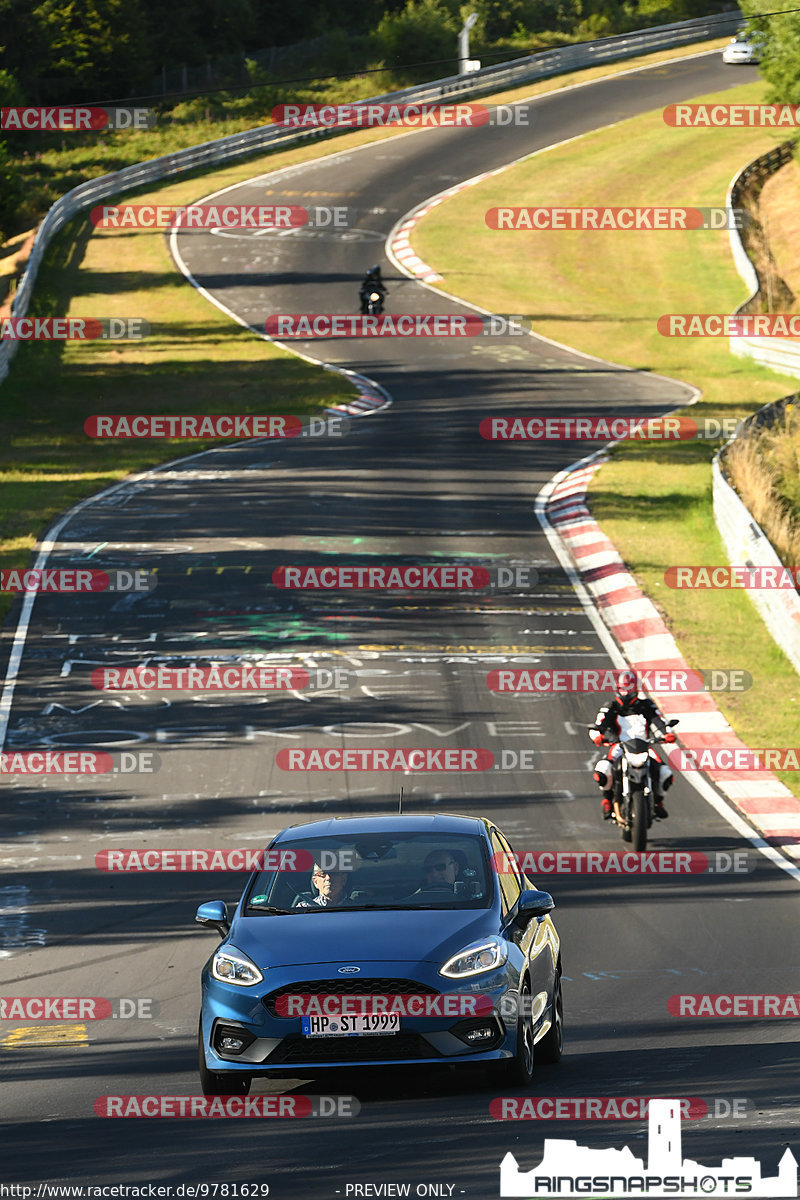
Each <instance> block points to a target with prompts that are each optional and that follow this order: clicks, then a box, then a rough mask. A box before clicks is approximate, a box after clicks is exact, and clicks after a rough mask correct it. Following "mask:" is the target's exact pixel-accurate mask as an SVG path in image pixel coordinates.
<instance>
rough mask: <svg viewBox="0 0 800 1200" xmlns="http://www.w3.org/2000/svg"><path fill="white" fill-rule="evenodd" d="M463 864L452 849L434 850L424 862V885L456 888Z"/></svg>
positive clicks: (424, 886) (427, 886) (426, 886)
mask: <svg viewBox="0 0 800 1200" xmlns="http://www.w3.org/2000/svg"><path fill="white" fill-rule="evenodd" d="M460 869H461V864H460V863H459V861H458V859H457V858H456V856H455V854H454V852H453V851H452V850H432V851H431V853H430V854H429V855H428V857H427V858H426V859H425V862H424V863H423V864H422V886H423V888H429V887H449V888H450V889H451V890H452V889H454V888H455V882H456V879H457V878H458V874H459V871H460Z"/></svg>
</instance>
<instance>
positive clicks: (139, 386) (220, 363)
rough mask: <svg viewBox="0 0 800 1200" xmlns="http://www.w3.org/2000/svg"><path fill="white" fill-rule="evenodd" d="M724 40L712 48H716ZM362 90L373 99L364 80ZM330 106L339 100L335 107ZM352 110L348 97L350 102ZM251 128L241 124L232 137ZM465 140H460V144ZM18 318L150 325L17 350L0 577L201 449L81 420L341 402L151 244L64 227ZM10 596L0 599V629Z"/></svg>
mask: <svg viewBox="0 0 800 1200" xmlns="http://www.w3.org/2000/svg"><path fill="white" fill-rule="evenodd" d="M724 40H725V39H723V41H724ZM719 44H721V41H720V40H719V39H717V40H716V41H714V42H709V43H703V44H702V45H700V46H697V47H689V48H688V49H686V48H684V49H681V50H674V51H663V52H661V53H659V54H652V55H647V56H645V57H643V58H641V59H637V60H635V61H633V60H632V61H630V62H625V63H622V64H610V65H607V66H605V67H596V68H592V69H591V70H588V71H582V72H575V73H573V74H570V75H565V76H558V77H557V78H555V79H551V80H545V81H542V82H541V83H538V84H535V85H528V86H527V87H524V88H517V89H514V90H512V91H507V92H503V93H501V94H498V96H496V97H493V98H492V100H493V101H495V102H498V103H500V102H503V103H505V102H510V101H511V100H513V99H516V98H519V97H522V96H528V95H538V94H541V93H543V92H548V91H555V90H558V89H560V88H563V87H566V86H569V85H570V84H572V83H574V82H576V81H578V80H589V79H594V78H598V77H600V76H603V75H608V74H611V73H613V72H615V71H617V70H624V69H628V68H632V67H633V66H634V65H636V66H641V65H648V64H651V63H658V62H663V61H666V60H668V59H670V58H675V57H679V56H681V55H683V54H686V53H687V52H688V53H693V52H695V53H696V52H700V51H701V50H703V49H708V48H710V47H713V46H717V45H719ZM363 83H364V85H365V86H366V85H367V84H369V85H370V87H374V80H372V78H371V77H367V78H365V80H364V81H363ZM336 98H338V99H343V98H344V97H342V96H338V97H336ZM350 99H352V97H350ZM251 124H252V121H244V120H242V127H245V126H248V125H251ZM222 132H233V129H232V128H231V127H230V124H228V125H226V126H225V128H224V129H221V127H220V124H219V123H216V124H214V123H209V125H208V127H206V126H204V125H203V124H196V125H193V126H187V127H183V128H181V127H180V126H176V127H174V129H173V132H172V135H168V132H167V131H164V132H162V133H157V132H155V133H131V134H128V135H123V134H121V133H117V134H109V135H107V136H106V137H105V138H104V139H102V140H100V141H98V143H96V144H95V146H94V149H92V148H91V147H90V148H87V147H86V146H79V147H73V148H72V149H70V148H68V144H67V142H66V139H65V142H64V144H65V147H67V148H65V149H64V150H63V151H52V152H48V154H45V155H43V156H42V164H43V166H42V170H43V171H46V172H50V175H51V177H52V180H53V181H55V182H56V183H57V184H58V185H59V187H63V186H64V184H68V186H72V185H74V183H76V182H78V181H79V180H78V176H75V177H69V178H67V176H65V175H64V174H63V172H67V173H68V172H69V171H71V170H73V169H74V170H75V171H77V172H78V175H79V176H80V178H86V177H88V176H90V175H95V174H101V173H102V172H103V171H108V170H117V169H119V168H120V167H122V166H125V165H126V164H127V163H129V162H137V161H139V160H140V159H144V158H147V157H148V156H151V155H153V154H158V153H166V152H167V151H168V150H173V149H177V148H179V147H180V146H181V145H184V144H195V143H197V142H199V141H202V140H204V138H210V137H218V136H220V135H221V133H222ZM402 132H404V131H403V130H383V129H365V130H359V131H356V132H353V133H348V134H344V135H342V136H340V137H336V138H335V139H326V140H325V141H323V142H318V141H314V142H309V143H307V144H303V145H298V146H295V147H292V148H290V149H284V150H280V151H276V152H272V153H270V154H268V155H263V156H259V157H257V158H253V159H249V160H247V161H244V162H240V163H237V164H233V165H230V166H226V167H222V168H220V169H219V170H216V171H212V172H208V173H205V174H203V173H201V172H195V173H193V174H192V175H190V176H183V177H182V178H181V179H180V181H179V182H169V181H168V182H166V183H164V184H161V185H156V186H153V187H150V188H145V189H141V190H140V191H139V192H126V193H125V200H126V201H131V202H132V201H134V200H135V201H137V202H141V203H144V202H147V201H150V200H157V201H159V202H160V203H165V204H166V203H176V204H177V203H188V202H190V201H193V200H196V199H197V198H198V197H199V196H202V195H205V194H208V193H209V192H211V191H214V190H217V189H219V188H222V187H225V186H227V185H229V184H233V183H237V182H240V181H243V180H246V179H249V178H251V177H253V176H255V175H257V174H259V173H261V172H264V171H266V170H270V169H276V170H277V169H278V168H280V167H284V166H289V165H292V164H294V163H299V162H305V161H308V160H309V159H314V158H321V157H323V156H325V155H327V154H330V153H332V152H334V151H340V150H345V149H350V148H353V147H355V146H360V145H363V144H365V143H370V142H374V141H379V140H382V139H383V138H386V137H393V136H398V135H399V134H400V133H402ZM465 136H469V131H465ZM31 315H36V316H55V315H58V316H62V315H73V316H93V315H99V316H139V317H144V318H145V319H146V320H148V321H149V322H150V324H151V336H150V337H149V338H148V339H147V340H146V341H143V342H141V343H126V342H121V343H90V344H82V343H79V342H68V343H65V344H58V343H53V344H48V343H45V342H37V343H35V344H33V345H25V344H22V345H21V346H20V348H19V350H18V353H17V354H16V356H15V358H14V360H13V362H12V364H11V371H10V373H9V375H8V377H7V378H6V380H5V381H4V382H3V383H2V384H0V568H21V567H24V566H26V565H27V564H28V563H29V562H30V558H31V552H32V550H33V547H34V546H35V544H36V542H37V540H38V538H39V537H40V536H41V534H42V533H43V531H44V530H45V529H46V528H47V526H48V525H49V524H50V523H51V522H52V521H53V520H54V519H55V518H56V517H57V516H58V515H59V514H60V513H61V512H63V511H64V510H65V509H66V508H68V507H69V506H70V505H72V504H75V503H76V502H77V501H79V500H82V499H84V498H85V497H87V496H90V495H92V494H94V493H95V492H98V491H100V490H101V489H102V488H104V487H106V486H108V485H109V484H111V483H113V482H115V481H116V480H119V479H122V478H124V477H125V476H126V475H128V474H130V473H131V472H135V471H140V470H143V469H144V468H146V467H150V466H155V465H157V464H158V463H161V462H164V461H168V460H169V459H172V458H176V457H180V456H181V455H186V454H191V453H194V452H196V451H197V450H199V449H202V448H204V446H205V445H206V443H201V442H192V443H186V442H175V441H169V440H166V441H159V442H139V441H131V442H124V441H123V442H104V441H91V440H90V439H89V438H87V437H86V436H85V435H84V433H83V422H84V420H85V419H86V417H88V416H90V415H92V414H93V413H103V412H106V413H108V412H113V413H127V412H130V413H133V412H141V413H181V412H184V413H229V412H238V413H245V412H265V413H268V412H274V413H278V412H286V411H290V412H294V413H303V412H313V411H319V410H320V409H322V408H324V407H325V406H326V405H327V404H329V403H331V402H332V401H336V400H341V399H343V398H345V397H347V396H348V395H350V394H351V392H350V390H349V388H348V386H347V384H346V383H345V382H344V381H343V380H342V379H341V378H340V377H338V376H335V375H333V374H332V373H330V372H327V371H323V370H321V369H319V368H315V367H312V366H311V365H310V364H308V363H305V362H303V361H302V360H301V359H298V358H295V357H294V356H293V355H291V354H289V353H287V352H284V351H282V350H279V349H277V348H276V347H274V346H271V345H270V344H269V343H266V342H264V341H262V340H260V339H258V338H256V337H254V336H253V335H252V334H251V333H249V332H248V331H247V330H244V329H242V328H241V327H240V326H238V325H236V324H235V323H234V322H232V321H231V320H230V319H229V318H228V317H226V316H225V315H224V314H222V313H221V312H219V311H218V310H217V309H216V308H214V307H213V306H212V305H210V304H209V303H208V302H207V301H206V300H205V299H203V297H202V296H200V295H199V294H198V293H197V292H196V291H195V290H194V289H193V288H191V287H190V286H188V285H187V284H186V283H185V281H184V280H183V278H182V277H181V276H180V275H179V274H178V273H177V272H176V271H175V268H174V266H173V263H172V260H171V258H170V256H169V254H168V252H167V248H166V244H165V241H164V237H163V234H161V233H159V232H147V231H132V230H126V231H124V232H123V231H119V232H103V233H100V232H98V231H96V230H93V228H92V227H91V225H90V223H89V221H88V218H76V219H75V220H74V221H72V222H71V223H70V224H69V225H68V226H67V227H65V229H64V230H62V231H61V232H60V233H59V235H58V236H57V237H56V238H55V240H54V241H53V243H52V244H51V246H50V248H49V249H48V252H47V254H46V256H45V260H44V263H43V265H42V267H41V268H40V271H39V274H38V277H37V280H36V285H35V289H34V299H33V303H32V305H31ZM12 599H13V598H12V597H10V596H8V595H2V594H0V619H1V618H2V617H4V616H5V614H6V613H7V611H8V608H9V607H10V604H11V602H12Z"/></svg>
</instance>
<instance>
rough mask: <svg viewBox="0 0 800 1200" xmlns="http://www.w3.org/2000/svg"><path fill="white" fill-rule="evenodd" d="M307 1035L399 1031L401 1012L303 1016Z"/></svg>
mask: <svg viewBox="0 0 800 1200" xmlns="http://www.w3.org/2000/svg"><path fill="white" fill-rule="evenodd" d="M300 1019H301V1021H302V1023H303V1024H302V1028H303V1033H304V1034H305V1036H306V1037H363V1036H364V1035H365V1034H370V1033H399V1032H400V1014H399V1013H359V1014H358V1015H352V1016H350V1015H348V1016H343V1017H301V1018H300Z"/></svg>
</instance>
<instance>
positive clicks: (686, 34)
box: [0, 10, 742, 382]
mask: <svg viewBox="0 0 800 1200" xmlns="http://www.w3.org/2000/svg"><path fill="white" fill-rule="evenodd" d="M741 20H742V16H741V13H740V12H739V11H738V10H737V11H735V12H731V13H720V14H717V15H716V16H715V17H696V18H694V19H693V20H691V21H678V22H675V23H673V24H670V25H659V26H656V27H655V28H653V29H646V30H637V31H635V32H633V33H626V34H618V35H616V36H615V37H610V38H599V39H598V40H597V41H594V42H586V43H582V44H580V45H576V46H560V47H558V48H556V49H553V50H545V51H542V52H541V53H539V54H533V55H529V56H528V57H526V58H525V59H523V60H522V61H520V62H514V63H498V64H497V65H495V66H492V67H485V68H484V69H483V70H481V71H476V72H474V73H473V74H470V75H453V76H450V77H448V78H446V79H438V80H434V81H433V82H431V83H425V84H421V85H418V86H416V87H412V88H405V89H403V90H402V91H398V92H388V93H385V94H384V95H382V96H373V97H370V99H369V100H363V101H359V103H361V104H367V103H373V104H377V103H380V102H394V103H400V102H402V101H406V100H414V101H418V102H421V103H424V102H425V101H435V100H442V99H445V98H446V97H449V96H453V95H455V94H458V95H463V96H466V95H467V94H469V95H472V96H480V95H486V94H488V93H490V92H496V91H498V90H499V89H501V88H503V87H504V86H506V85H512V84H521V83H529V82H531V83H532V82H534V81H535V80H537V79H547V78H549V77H550V76H552V75H560V74H563V73H564V72H566V71H571V70H575V69H577V68H584V67H591V66H596V65H599V64H601V63H608V62H615V61H618V60H621V59H625V58H633V57H635V56H637V55H641V54H645V53H650V52H653V51H657V50H668V49H674V48H675V47H677V46H683V45H690V44H691V43H692V42H699V41H704V40H707V39H709V38H713V37H724V36H725V35H726V34H729V33H734V32H735V31H736V29H737V28H738V26H739V24H740V23H741ZM337 132H341V131H336V130H325V131H323V132H321V131H320V130H318V129H312V130H295V129H284V128H282V127H279V126H275V125H262V126H259V127H258V128H256V129H250V130H247V131H246V132H245V133H235V134H229V135H228V136H227V137H222V138H217V139H215V140H214V141H211V142H204V143H203V144H201V145H199V146H191V147H189V148H188V149H186V150H178V151H176V152H175V153H173V154H165V155H162V156H161V157H160V158H152V159H148V160H147V161H146V162H141V163H136V164H134V165H133V166H130V167H123V168H122V170H120V171H114V172H112V173H111V174H108V175H101V176H100V177H99V178H97V179H93V180H90V181H89V182H88V183H81V184H79V185H78V186H77V187H74V188H72V190H71V191H69V192H67V193H65V195H63V196H61V197H60V198H59V199H58V200H56V202H55V204H54V205H53V206H52V208H50V210H49V211H48V212H47V214H46V215H45V217H44V219H43V220H42V223H41V225H40V226H39V228H38V230H37V233H36V240H35V242H34V246H33V250H32V252H31V256H30V259H29V260H28V266H27V269H26V271H25V274H24V275H23V277H22V279H21V281H20V284H19V287H18V288H17V293H16V296H15V298H14V302H13V304H12V306H11V313H12V316H15V317H24V316H25V315H26V314H27V312H28V306H29V304H30V301H31V296H32V294H33V285H34V282H35V280H36V275H37V272H38V270H39V265H40V263H41V261H42V257H43V255H44V253H45V250H46V249H47V247H48V246H49V244H50V242H51V241H52V239H53V238H54V237H55V235H56V234H57V233H58V232H59V230H60V229H62V228H63V226H64V225H65V224H66V223H67V221H69V220H71V219H72V217H74V216H76V215H77V214H78V213H80V212H82V211H83V210H84V209H86V208H91V207H92V206H93V205H95V204H99V203H100V202H101V201H102V200H107V199H109V198H110V197H111V196H116V195H118V194H119V193H120V192H127V191H131V190H133V189H134V188H139V187H143V186H144V185H145V184H148V183H157V182H159V181H160V180H162V179H168V178H171V177H172V176H174V175H180V174H182V173H183V172H185V171H192V170H196V169H197V168H199V167H204V168H207V169H211V168H213V167H216V166H218V165H219V164H221V163H224V162H230V161H231V160H232V159H236V158H243V157H245V156H247V155H250V154H257V153H259V152H260V151H263V150H268V149H272V148H273V147H274V146H279V145H290V144H291V143H293V142H297V141H303V140H307V139H309V138H315V137H316V138H319V137H320V136H323V137H329V136H333V135H335V134H336V133H337ZM16 348H17V343H16V342H14V341H6V342H4V343H3V344H2V345H0V382H2V380H3V379H5V377H6V375H7V374H8V367H9V363H10V361H11V359H12V357H13V356H14V354H15V352H16Z"/></svg>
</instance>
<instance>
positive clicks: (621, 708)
mask: <svg viewBox="0 0 800 1200" xmlns="http://www.w3.org/2000/svg"><path fill="white" fill-rule="evenodd" d="M633 716H638V717H644V719H645V721H646V722H647V726H646V728H647V731H648V733H650V731H651V729H652V728H655V729H656V730H658V732H659V733H660V734H663V735H664V738H663V740H664V741H665V742H674V741H675V734H674V733H673V732H672V731H671V730H669V732H668V729H669V727H668V725H667V723H666V721H665V720H664V716H663V714H662V712H661V710H660V709H659V708H658V706H657V705H656V704H654V702H653V701H652V700H650V699H648V697H647V696H643V695H640V694H639V691H638V689H637V687H636V681H635V679H633V678H632V677H630V676H628V677H625V676H623V678H622V679H621V680H620V682H619V684H618V686H617V690H616V692H615V694H614V699H613V700H612V701H611V703H610V704H607V705H606V706H605V708H601V709H600V711H599V713H598V714H597V716H596V717H595V722H594V725H593V726H592V728H591V729H590V731H589V737H590V738H591V739H592V741H593V742H594V743H595V745H596V746H601V745H603V743H604V742H606V743H607V742H610V743H611V745H610V746H609V748H608V753H607V755H606V756H605V758H601V759H600V760H599V761H598V762H597V763H595V767H594V773H593V775H592V778H593V779H594V780H595V782H596V783H598V784H599V785H600V787H601V788H602V789H603V820H604V821H610V820H611V818H612V817H613V816H614V800H615V797H616V800H617V802H619V796H620V788H621V770H620V768H621V765H622V746H621V745H620V739H621V736H622V735H623V734H624V732H625V724H626V718H630V717H633ZM651 736H652V735H651ZM671 785H672V771H671V770H670V769H669V767H665V766H664V765H663V764H662V762H661V759H660V758H659V756H658V754H657V753H656V751H655V750H654V749H653V747H652V746H651V747H650V786H651V788H652V790H653V807H654V811H655V815H656V816H657V817H658V818H659V819H660V820H662V821H663V820H665V819H666V818H667V816H668V815H669V814H668V813H667V810H666V809H665V808H664V798H663V792H665V791H667V790H668V788H670V787H671Z"/></svg>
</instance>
